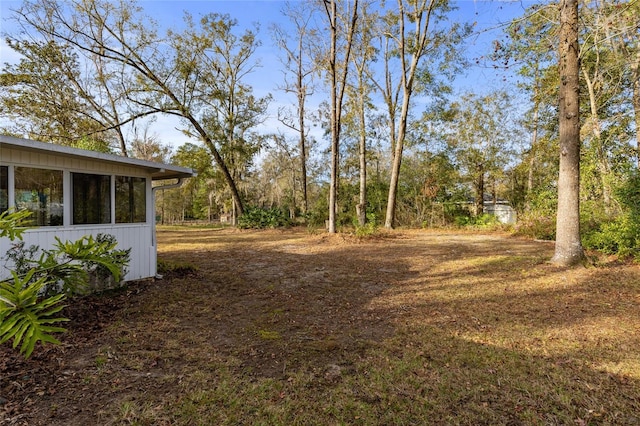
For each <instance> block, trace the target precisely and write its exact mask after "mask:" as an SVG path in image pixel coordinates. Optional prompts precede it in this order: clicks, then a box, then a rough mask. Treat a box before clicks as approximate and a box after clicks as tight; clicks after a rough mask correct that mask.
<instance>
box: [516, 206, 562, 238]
mask: <svg viewBox="0 0 640 426" xmlns="http://www.w3.org/2000/svg"><path fill="white" fill-rule="evenodd" d="M513 233H514V234H515V235H520V236H523V237H529V238H534V239H538V240H555V238H556V218H555V216H553V215H548V216H544V215H540V214H535V213H529V214H524V215H522V216H520V218H518V223H517V224H516V225H515V227H514V230H513Z"/></svg>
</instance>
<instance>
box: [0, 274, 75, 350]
mask: <svg viewBox="0 0 640 426" xmlns="http://www.w3.org/2000/svg"><path fill="white" fill-rule="evenodd" d="M33 273H34V271H33V270H31V271H29V272H28V273H27V274H26V275H25V276H24V277H23V278H20V277H19V276H18V275H17V274H16V273H15V272H13V282H10V281H5V282H2V283H0V344H3V343H5V342H7V341H9V340H10V339H13V348H14V349H15V348H17V347H18V346H19V345H21V346H20V353H22V354H23V355H24V357H25V358H28V357H29V356H30V355H31V353H32V352H33V350H34V348H35V346H36V343H37V342H39V341H40V342H43V343H45V342H48V343H53V344H60V342H59V341H58V340H57V339H56V338H55V337H53V336H52V335H51V333H60V332H64V331H66V330H65V329H64V328H62V327H57V326H54V325H53V324H56V323H60V322H63V321H68V319H66V318H54V317H53V316H54V314H56V313H58V312H60V311H61V310H62V309H63V308H64V305H61V304H60V302H62V301H63V300H64V298H65V296H64V294H59V295H56V296H54V297H49V298H45V299H41V298H40V297H39V296H38V295H39V293H40V291H41V290H42V287H43V286H44V285H45V283H46V278H44V277H42V278H40V279H38V280H36V281H34V282H32V283H29V281H30V280H31V278H32V276H33Z"/></svg>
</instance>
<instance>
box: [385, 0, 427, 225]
mask: <svg viewBox="0 0 640 426" xmlns="http://www.w3.org/2000/svg"><path fill="white" fill-rule="evenodd" d="M414 6H415V9H414V10H412V11H409V12H408V13H406V12H405V9H404V0H398V10H399V24H400V25H399V31H398V33H399V41H398V50H399V55H400V62H401V64H402V65H401V73H402V83H401V87H402V95H403V99H402V109H401V111H400V122H399V125H398V137H397V139H396V142H395V147H394V149H393V164H392V166H391V179H390V181H389V196H388V197H387V212H386V217H385V221H384V227H385V228H387V229H391V228H393V227H394V225H395V223H394V222H395V214H396V201H397V194H398V181H399V178H400V166H401V165H402V151H403V150H404V139H405V135H406V131H407V120H408V116H409V104H410V101H411V95H412V93H413V86H414V80H415V75H416V71H417V69H418V63H419V62H420V59H421V57H422V55H424V49H425V46H426V45H427V41H428V38H427V36H428V32H429V23H430V20H431V13H432V12H433V9H434V8H435V7H436V2H435V1H434V0H429V1H428V2H427V1H423V2H421V3H419V4H417V3H416V4H414ZM405 19H408V21H409V22H411V23H413V24H414V25H415V30H414V32H413V33H412V35H411V37H412V38H413V40H411V42H409V41H407V40H406V35H405ZM409 51H411V54H410V58H411V61H410V63H407V58H406V54H407V52H409Z"/></svg>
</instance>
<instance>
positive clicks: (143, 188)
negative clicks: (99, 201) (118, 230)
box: [116, 176, 147, 223]
mask: <svg viewBox="0 0 640 426" xmlns="http://www.w3.org/2000/svg"><path fill="white" fill-rule="evenodd" d="M146 221H147V183H146V179H145V178H138V177H130V176H116V223H140V222H146Z"/></svg>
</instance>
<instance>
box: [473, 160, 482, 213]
mask: <svg viewBox="0 0 640 426" xmlns="http://www.w3.org/2000/svg"><path fill="white" fill-rule="evenodd" d="M475 210H476V211H475V214H476V216H480V215H482V214H483V213H484V167H483V165H482V164H478V180H477V182H476V208H475Z"/></svg>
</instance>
